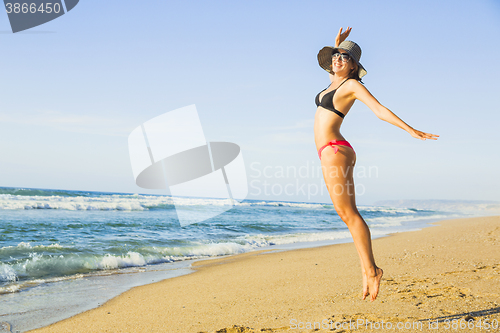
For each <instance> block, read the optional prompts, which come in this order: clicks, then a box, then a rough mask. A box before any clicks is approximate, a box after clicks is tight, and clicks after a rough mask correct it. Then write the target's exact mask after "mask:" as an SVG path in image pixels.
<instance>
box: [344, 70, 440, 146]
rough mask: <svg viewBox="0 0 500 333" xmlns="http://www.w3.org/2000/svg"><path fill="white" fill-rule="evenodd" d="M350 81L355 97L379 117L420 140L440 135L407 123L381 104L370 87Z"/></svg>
mask: <svg viewBox="0 0 500 333" xmlns="http://www.w3.org/2000/svg"><path fill="white" fill-rule="evenodd" d="M350 81H352V83H351V85H352V89H353V94H354V98H356V99H359V100H360V101H361V102H363V103H364V104H366V106H368V107H369V108H370V109H371V110H372V111H373V113H375V115H376V116H377V117H378V118H379V119H381V120H384V121H387V122H388V123H390V124H392V125H394V126H397V127H399V128H402V129H404V130H405V131H407V132H408V133H410V135H411V136H413V137H414V138H417V139H420V140H426V139H430V140H437V138H438V137H439V135H436V134H430V133H425V132H422V131H419V130H416V129H414V128H413V127H411V126H410V125H408V124H407V123H405V122H404V121H403V120H402V119H401V118H399V117H398V116H396V115H395V114H394V113H393V112H392V111H391V110H389V109H388V108H386V107H385V106H383V105H382V104H380V102H379V101H378V100H377V99H376V98H375V97H374V96H373V95H372V94H371V93H370V92H369V91H368V89H366V87H365V86H363V85H362V84H361V83H359V82H357V81H354V80H350Z"/></svg>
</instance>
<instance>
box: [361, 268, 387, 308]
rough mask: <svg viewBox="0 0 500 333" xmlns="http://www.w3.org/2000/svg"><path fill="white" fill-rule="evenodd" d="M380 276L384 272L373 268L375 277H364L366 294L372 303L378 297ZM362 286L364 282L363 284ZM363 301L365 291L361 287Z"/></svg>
mask: <svg viewBox="0 0 500 333" xmlns="http://www.w3.org/2000/svg"><path fill="white" fill-rule="evenodd" d="M382 275H384V271H383V270H382V268H378V267H377V268H375V275H374V276H366V279H367V281H366V284H367V287H368V291H367V292H368V293H369V294H370V301H371V302H373V301H374V300H375V299H376V298H377V295H378V290H379V287H380V280H382ZM363 284H364V282H363ZM363 299H365V291H364V287H363Z"/></svg>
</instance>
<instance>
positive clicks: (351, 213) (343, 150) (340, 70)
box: [314, 27, 438, 301]
mask: <svg viewBox="0 0 500 333" xmlns="http://www.w3.org/2000/svg"><path fill="white" fill-rule="evenodd" d="M350 32H351V28H349V27H348V28H347V30H346V31H345V32H342V28H340V30H339V33H338V35H337V38H336V40H335V47H331V46H326V47H324V48H323V49H321V50H320V51H319V53H318V61H319V65H320V66H321V67H322V68H323V69H324V70H326V71H327V72H328V73H330V81H331V83H330V85H329V86H328V87H327V88H326V89H325V90H323V91H321V92H320V93H319V94H318V95H317V96H316V105H317V107H318V108H317V110H316V115H315V117H314V140H315V142H316V149H317V151H318V155H319V158H320V160H321V167H322V169H323V177H324V178H325V183H326V187H327V188H328V193H329V194H330V198H331V199H332V202H333V205H334V207H335V210H336V211H337V214H338V215H339V216H340V218H341V219H342V221H344V223H345V224H346V225H347V227H348V228H349V231H350V232H351V235H352V238H353V240H354V245H355V246H356V250H357V251H358V254H359V259H360V261H361V272H362V276H363V300H364V299H366V296H368V295H370V300H371V301H374V300H375V299H376V298H377V295H378V292H379V286H380V281H381V279H382V275H383V273H384V272H383V270H382V269H381V268H379V267H377V265H376V264H375V259H374V257H373V251H372V242H371V235H370V230H369V229H368V226H367V224H366V222H365V221H364V220H363V218H362V217H361V215H360V214H359V211H358V209H357V208H356V200H355V195H354V180H353V168H354V164H355V163H356V153H355V152H354V149H353V148H352V146H351V145H350V144H349V142H347V141H346V140H345V138H344V137H343V136H342V134H341V133H340V126H341V125H342V122H343V120H344V117H345V116H346V115H347V113H348V112H349V110H350V109H351V107H352V105H353V104H354V101H356V100H360V101H361V102H363V103H364V104H366V106H368V107H369V108H370V109H371V110H372V111H373V112H374V113H375V115H376V116H377V117H378V118H379V119H381V120H384V121H387V122H388V123H390V124H392V125H394V126H397V127H399V128H402V129H403V130H405V131H406V132H408V133H409V134H410V135H411V136H413V137H414V138H417V139H421V140H426V139H432V140H436V139H437V137H438V135H435V134H429V133H424V132H421V131H418V130H416V129H414V128H412V127H411V126H409V125H408V124H406V123H405V122H404V121H402V120H401V119H400V118H399V117H398V116H396V115H395V114H394V113H392V112H391V111H390V110H389V109H387V108H386V107H385V106H383V105H382V104H380V103H379V102H378V101H377V99H376V98H375V97H373V95H372V94H371V93H370V92H369V91H368V89H366V88H365V86H364V85H363V84H362V83H361V78H362V77H363V76H364V75H366V70H365V68H364V67H363V66H362V65H361V63H360V62H359V60H360V58H361V48H360V47H359V46H358V44H356V43H354V42H352V41H348V40H346V38H347V37H348V36H349V33H350Z"/></svg>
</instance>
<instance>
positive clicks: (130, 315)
mask: <svg viewBox="0 0 500 333" xmlns="http://www.w3.org/2000/svg"><path fill="white" fill-rule="evenodd" d="M437 224H438V226H437V227H431V228H425V229H423V230H419V231H412V232H405V233H400V234H396V235H392V236H390V237H385V238H380V239H376V240H374V241H373V247H374V252H375V257H376V259H377V264H378V265H379V266H380V267H382V268H383V269H384V278H383V281H382V284H381V292H380V294H379V296H378V298H377V300H376V301H374V302H370V301H368V300H365V301H363V300H361V270H360V267H359V259H358V255H357V253H356V250H355V248H354V244H353V243H348V244H339V245H331V246H325V247H318V248H309V249H300V250H292V251H286V252H252V253H246V254H242V255H237V256H232V257H228V258H221V259H214V260H208V261H199V262H197V263H195V264H194V266H193V267H194V268H195V269H196V272H195V273H192V274H189V275H185V276H181V277H177V278H172V279H168V280H164V281H161V282H158V283H154V284H149V285H145V286H140V287H136V288H134V289H131V290H130V291H128V292H125V293H123V294H122V295H120V296H118V297H116V298H114V299H112V300H110V301H109V302H107V303H105V304H104V305H102V306H100V307H98V308H96V309H93V310H90V311H87V312H84V313H81V314H79V315H76V316H74V317H72V318H69V319H67V320H63V321H61V322H58V323H55V324H53V325H50V326H48V327H45V328H41V329H37V330H33V331H30V332H65V333H66V332H92V333H95V332H182V333H190V332H226V333H228V332H235V333H236V332H283V331H290V332H315V330H314V329H315V328H316V329H318V328H319V331H325V332H327V331H333V332H358V331H363V330H365V331H367V330H369V329H370V328H371V330H377V331H381V330H382V331H383V330H387V329H392V330H393V331H406V332H413V331H422V332H427V331H429V332H445V331H448V332H450V331H455V332H472V331H478V332H479V331H481V332H484V331H485V330H484V328H486V327H485V323H488V324H493V325H495V323H496V324H497V325H500V323H499V321H500V216H494V217H480V218H469V219H459V220H448V221H442V222H438V223H437ZM472 318H473V319H474V320H473V321H471V322H470V323H469V324H468V325H469V326H468V327H466V326H464V325H467V322H466V321H465V319H466V320H470V319H472ZM455 319H457V320H458V321H456V322H453V320H455ZM447 320H448V321H449V322H448V321H447ZM460 320H462V321H460ZM479 323H481V325H482V327H483V329H480V328H479V325H480V324H479ZM461 324H462V326H461ZM472 324H474V327H475V328H472ZM405 325H406V326H405ZM410 327H413V328H410ZM435 328H437V329H435ZM454 328H455V329H454ZM488 331H489V332H496V331H498V332H500V327H498V328H496V329H494V328H493V329H490V330H488Z"/></svg>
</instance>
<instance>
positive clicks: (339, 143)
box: [318, 140, 354, 160]
mask: <svg viewBox="0 0 500 333" xmlns="http://www.w3.org/2000/svg"><path fill="white" fill-rule="evenodd" d="M328 146H330V147H332V148H333V151H334V152H335V154H337V152H338V151H339V148H338V147H335V146H346V147H349V148H351V149H352V150H354V148H352V146H351V144H350V143H349V142H347V141H346V140H332V141H330V142H328V143H327V144H326V145H324V146H323V147H321V148H320V149H319V150H318V156H319V159H320V160H321V152H322V151H323V149H325V148H326V147H328Z"/></svg>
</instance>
